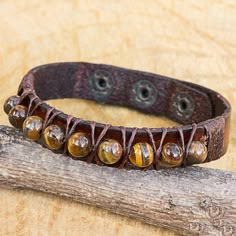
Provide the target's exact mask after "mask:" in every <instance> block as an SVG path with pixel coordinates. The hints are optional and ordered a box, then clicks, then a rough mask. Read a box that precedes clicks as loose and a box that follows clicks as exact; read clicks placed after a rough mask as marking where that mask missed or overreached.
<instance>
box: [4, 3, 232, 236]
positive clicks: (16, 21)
mask: <svg viewBox="0 0 236 236" xmlns="http://www.w3.org/2000/svg"><path fill="white" fill-rule="evenodd" d="M0 16H1V17H0V82H1V86H0V94H1V96H0V105H1V107H2V105H3V102H4V100H5V98H6V97H8V96H10V95H13V94H15V93H16V90H17V87H18V84H19V82H20V80H21V78H22V76H23V75H24V74H25V73H26V72H27V70H29V69H30V68H31V67H34V66H36V65H39V64H44V63H49V62H58V61H89V62H96V63H107V64H114V65H117V66H123V67H127V68H132V69H140V70H145V71H151V72H156V73H159V74H163V75H166V76H171V77H176V78H179V79H182V80H186V81H192V82H196V83H199V84H202V85H204V86H208V87H211V88H212V89H214V90H217V91H218V92H220V93H222V94H223V95H224V96H226V97H227V98H228V99H229V101H230V102H231V104H232V108H233V114H232V115H233V118H232V128H231V144H230V148H229V151H228V153H227V155H226V156H225V157H224V158H222V159H220V160H218V161H215V162H213V163H210V164H206V166H208V167H214V168H220V169H225V170H232V171H236V161H235V159H234V157H235V152H236V148H235V144H236V118H235V115H236V114H235V111H234V107H235V104H236V67H235V65H236V2H235V1H234V0H231V1H229V0H228V1H220V0H211V1H210V0H208V1H205V0H204V1H203V0H202V1H190V0H189V1H187V0H182V1H177V0H176V1H161V0H159V1H158V0H145V1H143V0H130V1H127V0H123V1H121V0H117V1H108V0H107V1H105V0H91V1H89V0H88V1H85V0H84V1H82V0H81V1H76V0H70V1H63V0H55V1H53V0H49V1H46V0H45V1H42V0H41V1H39V0H34V1H26V0H24V1H23V0H21V1H17V0H15V1H7V0H1V1H0ZM50 103H51V104H54V105H55V106H56V107H58V108H61V109H62V110H63V111H65V112H68V113H71V114H73V115H76V116H79V117H82V118H86V119H91V117H92V118H93V119H95V120H97V121H101V122H109V123H112V124H117V125H129V126H134V125H136V126H139V127H141V126H149V127H154V126H162V125H165V126H171V125H173V122H171V121H169V120H167V119H163V118H158V117H151V116H146V115H144V114H142V115H141V114H138V113H137V112H135V111H129V110H127V109H125V108H119V109H117V108H116V109H114V107H112V106H106V108H105V109H102V110H101V106H100V105H98V104H95V103H94V102H85V101H79V105H78V100H75V99H73V100H70V101H68V100H60V101H51V102H50ZM89 106H90V107H91V109H90V110H89V109H88V107H89ZM0 123H1V124H8V121H7V116H6V115H5V114H4V113H3V112H1V114H0ZM0 199H1V204H0V222H1V223H0V235H4V236H5V235H14V236H15V235H16V236H17V235H27V236H28V235H50V236H51V235H59V236H61V235H70V236H73V235H80V236H83V235H115V236H117V235H136V236H141V235H149V236H151V235H163V236H170V235H176V234H174V233H172V232H169V231H167V230H163V229H159V228H157V227H153V226H150V225H147V224H144V223H142V222H140V221H137V220H134V219H130V218H127V217H123V216H118V215H115V214H111V213H109V212H107V211H105V210H102V209H99V208H95V207H90V206H87V205H84V204H79V203H75V202H72V201H69V200H66V199H60V198H58V197H55V196H51V195H46V194H42V193H38V192H33V191H25V190H21V191H13V190H5V189H0Z"/></svg>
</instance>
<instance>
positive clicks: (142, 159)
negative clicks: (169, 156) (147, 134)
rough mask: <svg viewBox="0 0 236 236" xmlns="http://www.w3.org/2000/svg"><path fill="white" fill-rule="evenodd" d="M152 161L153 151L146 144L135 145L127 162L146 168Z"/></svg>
mask: <svg viewBox="0 0 236 236" xmlns="http://www.w3.org/2000/svg"><path fill="white" fill-rule="evenodd" d="M153 159H154V154H153V149H152V147H151V145H150V144H148V143H141V142H139V143H136V144H135V145H133V147H132V148H131V150H130V154H129V160H130V162H131V163H132V164H133V165H135V166H137V167H147V166H149V165H151V164H152V162H153Z"/></svg>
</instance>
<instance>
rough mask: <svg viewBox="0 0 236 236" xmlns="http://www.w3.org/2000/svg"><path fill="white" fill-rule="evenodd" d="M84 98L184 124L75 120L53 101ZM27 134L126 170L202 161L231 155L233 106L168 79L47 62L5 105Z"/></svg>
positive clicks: (200, 88) (66, 152)
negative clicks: (152, 125)
mask: <svg viewBox="0 0 236 236" xmlns="http://www.w3.org/2000/svg"><path fill="white" fill-rule="evenodd" d="M57 98H82V99H90V100H95V101H97V102H102V103H106V104H113V105H119V106H127V107H130V108H134V109H137V110H139V111H141V112H145V113H150V114H155V115H164V116H167V117H169V118H170V119H172V120H174V121H177V122H178V123H180V124H182V126H177V127H171V128H145V127H144V128H137V127H132V128H131V127H123V126H113V125H109V124H102V123H97V122H95V121H87V120H83V119H81V118H76V117H73V116H72V115H67V114H65V113H63V112H62V111H60V110H58V109H56V108H54V107H52V106H50V105H49V104H47V103H46V101H45V100H49V99H57ZM4 111H5V112H6V113H7V114H8V117H9V121H10V123H11V124H12V125H13V126H14V127H16V128H20V129H22V131H23V132H24V134H25V135H26V137H28V138H30V139H32V140H34V141H36V142H38V143H40V144H41V145H42V146H43V147H46V148H49V149H50V150H52V151H54V152H56V153H63V154H64V155H66V156H70V157H72V158H73V159H75V160H83V161H86V162H88V163H96V164H98V165H107V166H112V167H117V168H126V169H141V170H147V169H157V170H158V169H160V168H168V167H179V166H186V165H192V164H199V163H203V162H209V161H213V160H216V159H218V158H220V157H221V156H223V155H224V154H225V153H226V151H227V147H228V142H229V130H230V113H231V107H230V104H229V102H228V101H227V100H226V99H225V98H224V97H223V96H221V95H220V94H219V93H217V92H215V91H212V90H211V89H208V88H205V87H203V86H200V85H196V84H193V83H189V82H185V81H180V80H176V79H173V78H168V77H165V76H161V75H157V74H153V73H147V72H142V71H136V70H131V69H125V68H120V67H115V66H111V65H104V64H92V63H84V62H66V63H55V64H48V65H42V66H39V67H36V68H33V69H32V70H30V71H29V72H28V73H27V74H26V75H25V77H24V78H23V80H22V82H21V84H20V85H19V89H18V92H17V95H16V96H11V97H10V98H8V99H7V100H6V102H5V103H4Z"/></svg>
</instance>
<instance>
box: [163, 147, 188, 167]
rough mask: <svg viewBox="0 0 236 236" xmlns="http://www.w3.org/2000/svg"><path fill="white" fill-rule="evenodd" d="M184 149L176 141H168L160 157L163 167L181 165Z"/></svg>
mask: <svg viewBox="0 0 236 236" xmlns="http://www.w3.org/2000/svg"><path fill="white" fill-rule="evenodd" d="M183 156H184V153H183V149H182V148H181V147H180V146H179V145H178V144H176V143H166V144H165V145H164V147H163V149H162V153H161V156H160V158H159V164H160V166H162V167H176V166H180V165H181V163H182V161H183Z"/></svg>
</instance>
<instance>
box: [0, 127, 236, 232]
mask: <svg viewBox="0 0 236 236" xmlns="http://www.w3.org/2000/svg"><path fill="white" fill-rule="evenodd" d="M0 186H1V187H7V188H28V189H35V190H40V191H43V192H48V193H52V194H57V195H60V196H63V197H68V198H71V199H73V200H76V201H79V202H82V203H87V204H91V205H95V206H98V207H102V208H105V209H107V210H110V211H112V212H114V213H118V214H121V215H126V216H131V217H135V218H137V219H140V220H142V221H144V222H146V223H148V224H153V225H157V226H160V227H164V228H168V229H171V230H174V231H176V232H178V233H181V234H183V235H189V234H192V235H235V234H236V173H232V172H226V171H221V170H214V169H208V168H201V167H187V168H177V169H168V170H161V171H153V170H152V171H146V172H144V171H137V170H130V171H127V170H119V169H115V168H111V167H100V166H97V165H95V164H87V163H86V162H82V161H74V160H72V159H70V158H67V157H64V156H62V155H61V154H54V153H53V152H51V151H50V150H47V149H46V148H42V147H41V146H40V145H39V144H37V143H35V142H31V141H29V140H26V139H25V138H24V136H23V135H22V133H21V132H20V131H18V130H16V129H14V128H11V127H6V126H0Z"/></svg>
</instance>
